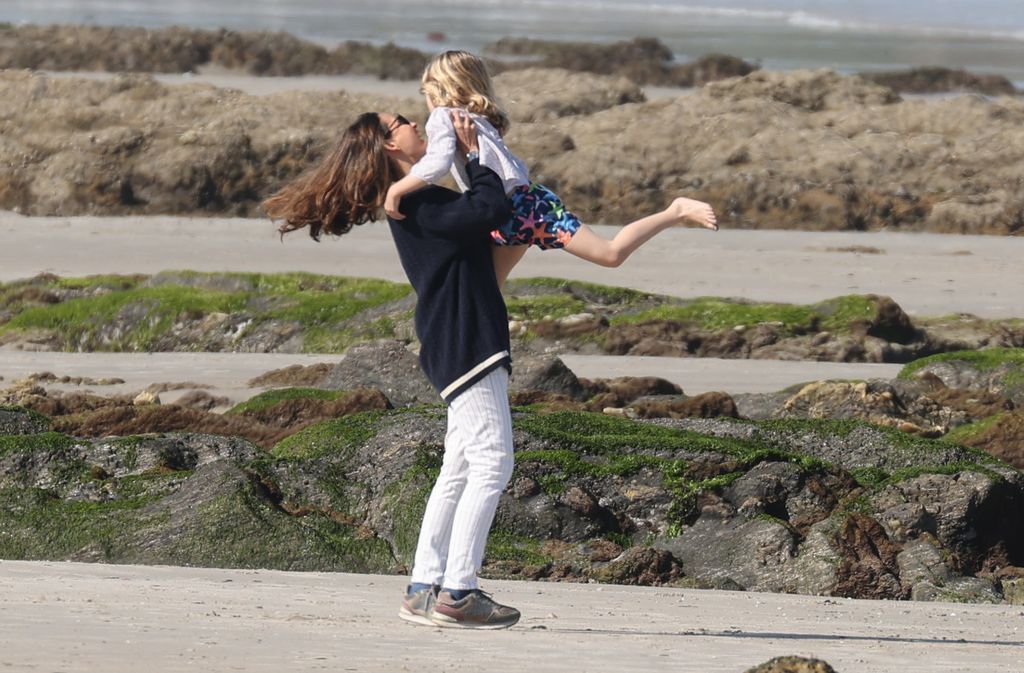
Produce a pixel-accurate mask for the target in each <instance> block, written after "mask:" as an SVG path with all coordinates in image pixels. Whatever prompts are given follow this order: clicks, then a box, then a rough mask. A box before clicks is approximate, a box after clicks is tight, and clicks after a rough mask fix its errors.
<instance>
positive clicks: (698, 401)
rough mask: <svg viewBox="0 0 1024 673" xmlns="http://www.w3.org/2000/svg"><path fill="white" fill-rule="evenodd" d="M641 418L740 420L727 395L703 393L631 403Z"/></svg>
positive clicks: (733, 403)
mask: <svg viewBox="0 0 1024 673" xmlns="http://www.w3.org/2000/svg"><path fill="white" fill-rule="evenodd" d="M631 407H632V408H633V409H634V410H635V413H636V415H637V417H639V418H717V417H727V418H738V417H739V412H738V411H737V410H736V403H735V402H733V399H732V397H731V396H729V395H727V394H726V393H701V394H700V395H694V396H693V397H676V398H674V399H669V400H666V399H662V398H653V399H650V398H649V399H639V400H635V401H633V402H632V403H631Z"/></svg>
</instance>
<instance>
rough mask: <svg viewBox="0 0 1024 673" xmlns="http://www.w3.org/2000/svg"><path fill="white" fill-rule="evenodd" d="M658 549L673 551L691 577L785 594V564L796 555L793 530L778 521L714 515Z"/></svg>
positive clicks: (665, 542) (700, 521)
mask: <svg viewBox="0 0 1024 673" xmlns="http://www.w3.org/2000/svg"><path fill="white" fill-rule="evenodd" d="M655 547H656V548H657V549H664V550H667V551H670V552H672V554H673V555H674V556H675V557H676V558H678V559H679V560H680V562H681V563H682V566H683V568H685V569H686V574H687V576H688V577H692V578H695V579H698V580H700V581H702V582H705V583H707V584H709V585H713V584H715V583H717V582H719V581H721V580H729V581H731V582H733V583H735V585H737V586H740V587H743V588H744V589H747V590H751V591H786V565H787V564H788V563H789V562H790V561H791V559H792V558H793V557H794V556H795V555H796V551H797V544H796V540H795V539H794V537H793V534H792V532H790V530H789V529H788V528H786V527H785V526H784V525H781V524H780V523H779V522H777V521H771V520H765V519H752V520H749V521H741V520H732V521H724V522H723V521H713V520H711V519H710V518H709V517H701V518H700V519H698V520H697V521H696V522H695V523H694V524H693V525H692V526H690V527H688V528H686V529H684V530H683V531H682V532H681V534H680V535H679V536H678V537H673V538H664V539H661V540H658V541H657V542H656V543H655Z"/></svg>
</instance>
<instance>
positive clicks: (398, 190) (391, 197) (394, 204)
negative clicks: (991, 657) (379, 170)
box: [384, 173, 429, 220]
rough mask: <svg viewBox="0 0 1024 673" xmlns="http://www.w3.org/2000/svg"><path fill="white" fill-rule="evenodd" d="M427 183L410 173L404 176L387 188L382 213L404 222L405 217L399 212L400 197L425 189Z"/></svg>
mask: <svg viewBox="0 0 1024 673" xmlns="http://www.w3.org/2000/svg"><path fill="white" fill-rule="evenodd" d="M428 184H429V183H428V182H426V181H424V180H421V179H419V178H418V177H416V176H415V175H413V174H412V173H410V174H409V175H406V176H405V177H404V178H402V179H401V180H399V181H398V182H392V183H391V186H390V187H388V193H387V194H386V195H385V196H384V212H385V213H387V215H388V217H390V218H392V219H394V220H404V219H405V215H403V214H402V213H401V212H399V210H398V208H399V206H400V205H401V201H402V197H403V196H405V195H406V194H409V193H411V192H415V191H416V190H417V189H422V188H424V187H426V186H427V185H428Z"/></svg>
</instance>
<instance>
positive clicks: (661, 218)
mask: <svg viewBox="0 0 1024 673" xmlns="http://www.w3.org/2000/svg"><path fill="white" fill-rule="evenodd" d="M685 221H690V222H693V223H695V224H698V225H700V226H702V227H704V228H705V229H711V230H712V231H717V230H718V223H717V222H718V221H717V218H716V217H715V211H714V210H712V208H711V206H709V205H708V204H706V203H704V202H703V201H696V200H694V199H687V198H678V199H676V200H675V201H673V202H672V203H671V204H670V205H669V207H668V208H666V209H665V210H663V211H661V212H660V213H654V214H653V215H648V216H647V217H642V218H640V219H639V220H636V221H635V222H630V223H629V224H627V225H626V226H624V227H622V229H621V230H619V233H617V234H615V237H614V238H613V239H612V240H610V241H609V240H606V239H603V238H601V237H600V236H598V235H597V234H596V233H595V232H594V230H593V229H591V228H590V227H588V226H586V225H583V226H582V227H580V229H579V231H577V232H576V234H575V235H574V236H573V237H572V239H570V241H569V242H568V243H567V244H566V245H565V250H566V252H571V253H572V254H574V255H576V256H577V257H580V258H582V259H585V260H587V261H588V262H593V263H595V264H600V265H601V266H611V267H614V266H619V265H620V264H622V263H623V262H624V261H626V258H627V257H629V256H630V255H632V254H633V252H635V251H636V249H637V248H639V247H640V246H641V245H643V244H644V243H646V242H647V241H649V240H651V238H653V237H654V236H655V235H656V234H658V233H659V232H661V231H662V230H664V229H668V228H669V227H674V226H678V225H680V224H683V223H684V222H685ZM516 261H518V260H516ZM497 266H498V265H497V258H495V269H497Z"/></svg>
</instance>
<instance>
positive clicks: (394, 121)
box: [378, 112, 427, 161]
mask: <svg viewBox="0 0 1024 673" xmlns="http://www.w3.org/2000/svg"><path fill="white" fill-rule="evenodd" d="M378 117H380V123H381V124H383V125H384V128H386V129H387V131H388V133H387V136H386V138H387V142H389V143H391V144H393V145H394V146H395V148H397V149H399V150H401V151H402V152H404V153H405V154H406V155H407V156H408V157H409V158H410V159H412V160H413V161H419V160H420V159H422V158H423V155H424V154H426V153H427V141H426V140H424V139H423V138H421V137H420V127H419V126H418V125H417V124H416V122H411V121H409V120H408V119H406V118H405V117H403V116H402V115H396V114H392V113H390V112H381V113H380V114H379V115H378Z"/></svg>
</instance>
